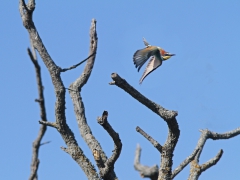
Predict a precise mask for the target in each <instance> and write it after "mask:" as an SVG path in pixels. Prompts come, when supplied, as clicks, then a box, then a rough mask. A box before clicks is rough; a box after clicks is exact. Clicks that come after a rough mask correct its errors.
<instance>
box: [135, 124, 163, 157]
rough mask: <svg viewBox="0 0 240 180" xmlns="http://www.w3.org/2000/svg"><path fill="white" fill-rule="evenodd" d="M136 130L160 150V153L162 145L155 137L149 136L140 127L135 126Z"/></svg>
mask: <svg viewBox="0 0 240 180" xmlns="http://www.w3.org/2000/svg"><path fill="white" fill-rule="evenodd" d="M136 131H137V132H139V133H140V134H141V135H143V137H145V138H146V139H147V140H148V141H149V142H150V143H152V145H153V146H154V147H155V148H156V149H157V150H158V151H159V152H160V153H162V146H161V144H159V143H158V142H157V141H156V140H155V139H153V138H152V137H151V136H149V135H148V134H147V133H146V132H145V131H143V130H142V129H141V128H140V127H138V126H137V128H136Z"/></svg>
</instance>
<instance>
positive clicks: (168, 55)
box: [158, 47, 175, 60]
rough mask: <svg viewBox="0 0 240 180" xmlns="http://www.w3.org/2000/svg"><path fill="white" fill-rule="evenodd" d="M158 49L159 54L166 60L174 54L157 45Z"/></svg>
mask: <svg viewBox="0 0 240 180" xmlns="http://www.w3.org/2000/svg"><path fill="white" fill-rule="evenodd" d="M158 49H159V50H160V53H161V56H162V58H163V60H168V59H169V58H171V57H172V56H175V54H171V53H169V52H166V51H165V50H163V49H162V48H160V47H158Z"/></svg>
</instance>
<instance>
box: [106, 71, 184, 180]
mask: <svg viewBox="0 0 240 180" xmlns="http://www.w3.org/2000/svg"><path fill="white" fill-rule="evenodd" d="M112 79H113V82H111V83H110V85H116V86H118V87H120V88H121V89H123V90H124V91H126V92H127V93H128V94H130V95H131V96H132V97H133V98H134V99H136V100H138V101H139V102H140V103H142V104H143V105H145V106H146V107H148V108H149V109H151V110H152V111H153V112H154V113H156V114H157V115H159V116H160V117H161V118H162V119H163V120H164V121H165V122H166V123H167V125H168V137H167V140H166V142H165V143H164V145H163V146H162V148H161V149H162V153H161V165H160V168H159V176H158V180H170V179H171V176H172V158H173V151H174V149H175V146H176V144H177V141H178V138H179V135H180V130H179V127H178V123H177V120H176V116H177V112H176V111H170V110H167V109H165V108H163V107H162V106H160V105H158V104H156V103H155V102H153V101H151V100H149V99H147V98H146V97H145V96H143V95H142V94H141V93H139V92H138V91H137V90H136V89H134V88H133V87H132V86H131V85H129V84H128V83H127V81H126V80H125V79H122V78H121V77H120V76H119V75H118V74H116V73H112Z"/></svg>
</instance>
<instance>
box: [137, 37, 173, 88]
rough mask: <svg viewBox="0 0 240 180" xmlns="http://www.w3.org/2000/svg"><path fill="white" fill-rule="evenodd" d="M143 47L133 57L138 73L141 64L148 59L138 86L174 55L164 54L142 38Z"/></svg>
mask: <svg viewBox="0 0 240 180" xmlns="http://www.w3.org/2000/svg"><path fill="white" fill-rule="evenodd" d="M143 42H144V45H145V46H146V47H145V48H144V49H140V50H137V51H136V52H135V53H134V55H133V62H134V64H135V67H136V68H138V71H139V70H140V69H141V67H142V66H143V64H144V63H145V62H146V61H147V60H148V59H149V58H150V57H151V58H150V60H149V62H148V65H147V67H146V69H145V71H144V73H143V75H142V77H141V79H140V81H139V84H141V83H142V82H143V80H144V79H145V78H146V77H147V76H148V75H149V74H150V73H151V72H153V71H154V70H155V69H157V68H158V67H159V66H161V65H162V61H165V60H168V59H169V58H171V57H172V56H175V54H171V53H169V52H166V51H165V50H163V49H162V48H160V47H158V46H152V45H150V44H149V43H148V42H147V41H146V39H145V38H143Z"/></svg>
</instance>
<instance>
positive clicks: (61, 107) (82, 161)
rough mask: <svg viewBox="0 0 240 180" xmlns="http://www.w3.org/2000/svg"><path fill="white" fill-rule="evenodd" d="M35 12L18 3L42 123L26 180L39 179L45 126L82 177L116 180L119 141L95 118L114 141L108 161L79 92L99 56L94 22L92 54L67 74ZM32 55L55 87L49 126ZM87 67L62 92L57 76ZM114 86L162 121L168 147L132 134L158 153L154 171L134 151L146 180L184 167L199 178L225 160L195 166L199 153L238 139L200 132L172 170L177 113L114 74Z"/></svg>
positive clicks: (165, 179)
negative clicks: (71, 122)
mask: <svg viewBox="0 0 240 180" xmlns="http://www.w3.org/2000/svg"><path fill="white" fill-rule="evenodd" d="M34 9H35V0H29V1H28V3H27V4H25V1H24V0H20V1H19V10H20V14H21V18H22V21H23V25H24V27H25V28H26V29H27V31H28V33H29V37H30V41H31V44H32V47H33V50H32V52H33V53H32V52H31V51H30V50H29V49H28V53H29V56H30V58H31V60H32V62H33V64H34V66H35V68H36V72H37V83H38V89H39V99H38V100H37V102H39V104H40V109H41V111H40V112H41V120H40V121H39V123H40V124H42V126H41V129H40V135H39V136H38V138H37V140H36V141H35V142H34V146H33V158H32V159H33V160H32V165H31V167H32V171H31V175H30V178H29V179H37V168H38V165H39V160H38V150H39V147H40V145H41V143H40V141H41V138H42V136H43V134H44V132H45V131H46V126H50V127H53V128H55V129H56V130H57V131H58V133H60V135H61V137H62V139H63V140H64V142H65V144H66V147H61V149H62V150H63V151H65V152H66V153H68V154H69V155H70V156H71V157H72V158H73V160H74V161H75V162H76V163H77V164H78V165H79V166H80V167H81V169H82V170H83V171H84V173H85V175H86V176H87V178H88V179H90V180H99V179H104V180H116V179H117V175H116V173H115V171H114V164H115V162H116V161H117V159H118V158H119V156H120V154H121V149H122V143H121V139H120V137H119V135H118V133H116V132H115V130H114V129H113V128H112V126H111V125H110V124H109V122H108V112H107V111H104V112H103V114H102V116H101V117H98V118H97V121H98V123H99V124H100V125H101V126H102V127H103V128H104V130H106V131H107V133H108V134H109V135H110V137H111V138H112V139H113V143H114V150H113V153H112V155H111V157H110V158H108V157H107V156H106V154H105V152H104V150H103V149H102V147H101V145H100V143H99V141H98V140H97V139H96V138H95V137H94V135H93V133H92V131H91V128H90V127H89V125H88V123H87V119H86V116H85V108H84V103H83V101H82V97H81V89H82V88H83V87H84V85H85V84H86V83H87V82H88V79H89V77H90V75H91V72H92V69H93V66H94V62H95V58H96V53H97V44H98V38H97V31H96V20H95V19H93V20H92V22H91V27H90V49H89V56H88V58H86V59H85V60H83V61H81V62H80V63H78V64H76V65H73V66H71V67H69V68H61V67H59V66H57V65H56V63H55V61H54V60H53V59H52V58H51V56H50V55H49V53H48V51H47V49H46V48H45V46H44V44H43V42H42V40H41V37H40V35H39V33H38V31H37V29H36V27H35V25H34V22H33V19H32V15H33V12H34ZM35 50H37V52H38V53H39V55H40V57H41V59H42V61H43V62H44V64H45V66H46V68H47V69H48V72H49V74H50V77H51V80H52V84H53V86H54V91H55V96H56V102H55V121H54V122H49V121H47V118H46V110H45V107H44V97H43V92H42V89H43V88H42V87H43V86H42V83H41V78H40V66H39V65H38V63H37V61H36V55H35V54H34V53H35ZM85 61H87V63H86V65H85V68H84V70H83V72H82V73H81V74H80V75H79V77H78V78H77V79H76V80H75V81H74V82H73V83H72V84H71V85H70V86H69V87H68V88H65V86H64V83H63V81H62V78H61V73H63V72H66V71H68V70H72V69H74V68H76V67H78V66H79V65H80V64H82V63H83V62H85ZM111 77H112V79H113V81H112V82H110V85H116V86H118V87H119V88H121V89H123V90H124V91H125V92H127V93H128V94H129V95H130V96H132V98H134V99H136V100H138V101H139V102H140V103H141V104H143V105H144V106H146V107H147V108H149V109H150V110H152V111H153V112H154V113H156V114H157V115H158V116H159V117H161V118H162V119H163V120H164V121H165V122H166V123H167V126H168V136H167V139H166V142H165V143H164V144H163V145H161V144H160V143H159V142H157V141H156V140H154V139H153V138H152V137H151V136H150V135H148V134H147V133H146V132H145V131H144V130H143V129H141V128H140V127H137V128H136V131H137V132H139V133H140V134H141V135H143V137H145V138H146V139H147V140H148V141H149V142H151V143H152V145H153V146H154V147H155V148H156V149H157V150H158V151H159V153H160V154H161V163H160V167H159V168H158V166H157V165H154V166H152V167H148V166H144V165H141V164H140V154H141V148H140V146H139V145H138V146H137V149H136V155H135V160H134V167H135V169H136V170H137V171H139V172H140V175H141V177H146V178H150V179H152V180H156V179H158V180H170V179H173V178H174V177H175V176H176V175H177V174H178V173H179V172H181V171H182V170H183V169H184V167H186V166H187V165H188V164H189V163H190V162H191V170H190V173H189V179H191V180H192V179H198V177H199V176H200V175H201V173H202V172H203V171H205V170H207V169H208V168H210V167H211V166H213V165H215V164H216V163H217V162H218V161H219V160H220V158H221V156H222V154H223V150H220V152H219V153H218V154H217V156H216V157H214V158H213V159H211V160H209V161H208V162H206V163H205V164H203V165H199V164H198V161H199V157H200V155H201V152H202V149H203V147H204V144H205V142H206V140H207V139H209V138H210V139H213V140H217V139H228V138H231V137H234V136H236V135H238V134H239V133H240V129H239V128H238V129H236V130H233V131H230V132H227V133H223V134H217V133H214V132H211V131H209V130H202V131H201V132H202V135H201V137H200V139H199V142H198V143H197V146H196V148H195V149H194V151H193V152H192V154H191V155H189V156H188V157H187V158H186V159H185V160H184V161H183V162H182V163H181V164H180V165H179V166H178V167H177V168H176V169H175V170H172V164H173V161H172V158H173V154H174V149H175V146H176V144H177V142H178V139H179V136H180V129H179V126H178V122H177V119H176V117H177V115H178V113H177V111H173V110H167V109H165V108H164V107H162V106H161V105H159V104H157V103H155V102H153V101H151V100H149V99H148V98H147V97H145V96H144V95H142V94H141V93H140V92H138V91H137V90H136V89H135V88H134V87H132V86H131V85H129V84H128V83H127V81H126V80H125V79H122V78H121V77H120V76H119V75H118V74H116V73H113V74H112V75H111ZM66 89H68V92H69V94H70V96H71V99H72V103H73V105H74V112H75V116H76V120H77V123H78V128H79V131H80V134H81V136H82V138H83V139H84V141H85V142H86V144H87V145H88V147H89V149H90V150H91V151H92V154H93V157H94V160H95V163H96V165H97V167H98V170H99V173H98V171H97V170H96V169H95V167H94V165H93V163H92V162H90V160H89V159H88V157H86V156H85V154H84V153H83V151H82V149H81V147H80V146H79V145H78V143H77V141H76V139H75V136H74V134H73V132H72V130H71V129H70V128H69V126H68V124H67V122H66V115H65V95H66Z"/></svg>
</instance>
